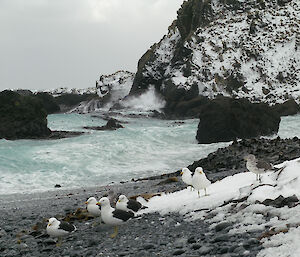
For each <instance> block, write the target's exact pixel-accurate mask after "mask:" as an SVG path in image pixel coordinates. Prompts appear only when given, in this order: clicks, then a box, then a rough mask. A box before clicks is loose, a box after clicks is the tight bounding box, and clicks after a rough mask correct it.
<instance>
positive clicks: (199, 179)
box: [192, 167, 211, 197]
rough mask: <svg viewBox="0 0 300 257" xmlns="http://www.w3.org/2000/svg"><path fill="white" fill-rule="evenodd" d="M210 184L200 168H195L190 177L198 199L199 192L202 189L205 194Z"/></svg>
mask: <svg viewBox="0 0 300 257" xmlns="http://www.w3.org/2000/svg"><path fill="white" fill-rule="evenodd" d="M210 184H211V182H210V181H209V180H208V179H207V178H206V176H205V173H204V171H203V169H202V168H201V167H198V168H196V170H195V173H194V175H193V177H192V186H193V187H194V188H195V189H196V190H198V196H199V197H200V190H201V189H204V193H205V195H207V194H206V188H207V187H208V186H209V185H210Z"/></svg>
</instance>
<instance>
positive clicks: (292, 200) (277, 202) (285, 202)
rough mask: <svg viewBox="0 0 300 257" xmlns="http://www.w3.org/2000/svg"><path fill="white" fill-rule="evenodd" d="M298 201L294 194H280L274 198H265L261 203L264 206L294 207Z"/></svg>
mask: <svg viewBox="0 0 300 257" xmlns="http://www.w3.org/2000/svg"><path fill="white" fill-rule="evenodd" d="M298 203H299V199H298V197H297V196H296V195H292V196H289V197H283V196H282V195H280V196H278V197H277V198H276V199H274V200H272V199H266V200H264V201H263V202H262V204H264V205H266V206H273V207H275V208H282V207H284V206H288V207H290V208H291V207H295V206H296V205H297V204H298Z"/></svg>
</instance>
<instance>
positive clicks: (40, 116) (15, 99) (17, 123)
mask: <svg viewBox="0 0 300 257" xmlns="http://www.w3.org/2000/svg"><path fill="white" fill-rule="evenodd" d="M50 133H51V131H50V129H49V128H48V127H47V113H46V111H45V109H44V108H43V105H42V102H41V101H40V100H38V99H36V98H35V97H32V96H21V95H19V94H18V93H16V92H13V91H8V90H5V91H2V92H0V138H6V139H25V138H40V137H46V136H49V135H50Z"/></svg>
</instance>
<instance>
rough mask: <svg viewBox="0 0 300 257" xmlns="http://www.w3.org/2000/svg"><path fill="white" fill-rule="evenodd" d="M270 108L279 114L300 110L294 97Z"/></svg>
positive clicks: (294, 112) (286, 114) (291, 113)
mask: <svg viewBox="0 0 300 257" xmlns="http://www.w3.org/2000/svg"><path fill="white" fill-rule="evenodd" d="M272 109H273V110H274V111H275V112H277V113H278V114H279V115H280V116H288V115H294V114H297V113H299V112H300V106H299V105H298V104H297V103H296V102H295V100H294V99H290V100H287V101H286V102H284V103H283V104H275V105H274V106H272Z"/></svg>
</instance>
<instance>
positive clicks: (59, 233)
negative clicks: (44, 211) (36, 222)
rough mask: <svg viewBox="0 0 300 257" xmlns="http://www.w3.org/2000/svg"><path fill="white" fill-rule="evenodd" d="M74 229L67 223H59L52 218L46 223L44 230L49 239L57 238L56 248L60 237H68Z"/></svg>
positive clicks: (59, 243) (60, 239) (59, 242)
mask: <svg viewBox="0 0 300 257" xmlns="http://www.w3.org/2000/svg"><path fill="white" fill-rule="evenodd" d="M75 230H76V227H75V226H74V225H72V224H70V223H68V222H65V221H59V220H57V219H56V218H54V217H52V218H50V219H49V221H48V225H47V228H46V231H47V234H48V235H49V236H51V237H57V238H58V242H57V244H56V246H60V245H61V242H62V237H63V236H66V235H69V234H70V233H72V232H74V231H75Z"/></svg>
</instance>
